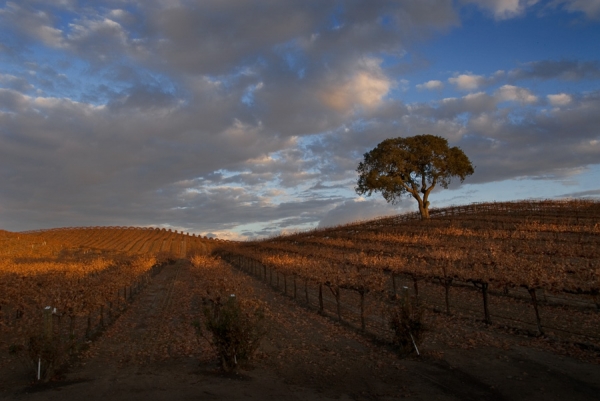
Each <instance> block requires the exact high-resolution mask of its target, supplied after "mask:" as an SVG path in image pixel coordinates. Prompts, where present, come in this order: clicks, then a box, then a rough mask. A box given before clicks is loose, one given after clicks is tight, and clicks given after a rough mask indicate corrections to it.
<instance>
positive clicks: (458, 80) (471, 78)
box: [448, 74, 486, 91]
mask: <svg viewBox="0 0 600 401" xmlns="http://www.w3.org/2000/svg"><path fill="white" fill-rule="evenodd" d="M448 82H450V83H451V84H453V85H456V88H457V89H459V90H463V91H470V90H475V89H478V88H479V87H481V86H483V85H484V84H485V83H486V79H485V77H484V76H482V75H473V74H461V75H458V76H456V77H452V78H449V79H448Z"/></svg>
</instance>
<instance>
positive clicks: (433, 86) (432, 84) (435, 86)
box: [417, 80, 444, 90]
mask: <svg viewBox="0 0 600 401" xmlns="http://www.w3.org/2000/svg"><path fill="white" fill-rule="evenodd" d="M443 88H444V84H443V83H442V81H438V80H431V81H427V82H425V83H424V84H419V85H417V89H419V90H422V89H427V90H440V89H443Z"/></svg>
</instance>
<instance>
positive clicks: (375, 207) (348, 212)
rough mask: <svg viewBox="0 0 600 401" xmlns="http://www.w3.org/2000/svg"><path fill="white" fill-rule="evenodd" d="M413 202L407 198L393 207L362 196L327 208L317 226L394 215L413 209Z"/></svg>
mask: <svg viewBox="0 0 600 401" xmlns="http://www.w3.org/2000/svg"><path fill="white" fill-rule="evenodd" d="M415 204H416V201H415ZM415 204H412V203H411V202H410V200H408V199H405V200H402V201H401V203H400V204H399V205H396V206H395V207H394V206H392V205H390V204H388V203H386V202H385V201H383V200H381V199H369V200H365V199H364V198H356V199H352V200H347V201H344V202H341V203H339V204H337V205H336V206H335V207H334V208H333V209H331V210H329V211H328V212H327V213H326V214H325V215H324V216H323V217H322V218H321V220H320V221H319V227H332V226H337V225H341V224H348V223H352V222H357V221H362V220H369V219H373V218H376V217H382V216H390V215H395V214H399V213H403V212H405V211H409V210H411V211H414V209H415Z"/></svg>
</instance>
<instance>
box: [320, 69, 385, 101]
mask: <svg viewBox="0 0 600 401" xmlns="http://www.w3.org/2000/svg"><path fill="white" fill-rule="evenodd" d="M380 62H381V61H380V60H376V59H369V60H366V61H362V62H361V66H360V67H359V68H358V71H357V72H355V73H354V74H353V75H352V76H350V77H347V78H343V79H342V80H341V82H339V80H337V79H336V80H335V81H334V82H332V83H331V84H330V85H329V86H328V87H326V88H325V89H324V90H323V91H322V92H321V99H322V101H323V103H324V104H325V105H326V106H327V107H330V108H332V109H334V110H336V111H338V112H348V111H350V110H352V109H354V108H355V107H360V108H362V109H366V110H372V109H374V108H376V107H378V106H379V105H381V104H382V102H383V100H384V98H385V96H386V95H387V94H388V92H389V91H390V89H391V88H392V87H393V86H394V83H393V81H391V80H390V79H389V78H388V77H386V76H385V74H384V73H383V71H382V70H381V68H380V66H379V63H380Z"/></svg>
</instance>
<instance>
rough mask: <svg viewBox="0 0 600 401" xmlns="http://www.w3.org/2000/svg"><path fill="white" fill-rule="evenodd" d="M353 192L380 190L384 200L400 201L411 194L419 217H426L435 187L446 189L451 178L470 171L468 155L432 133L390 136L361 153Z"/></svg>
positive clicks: (464, 175)
mask: <svg viewBox="0 0 600 401" xmlns="http://www.w3.org/2000/svg"><path fill="white" fill-rule="evenodd" d="M357 171H358V174H359V178H358V183H357V186H356V192H357V193H358V194H360V195H363V194H367V196H371V194H372V193H373V192H381V194H382V195H383V197H384V198H385V200H386V201H388V202H391V203H393V204H395V203H397V202H399V200H400V198H401V197H402V196H403V195H405V194H410V195H411V196H412V197H413V198H415V199H416V200H417V202H418V203H419V212H420V213H421V218H423V219H428V218H429V201H428V199H429V194H430V193H431V191H432V190H433V189H434V188H435V187H436V186H438V185H439V186H441V187H443V188H448V185H449V184H450V182H451V180H452V178H453V177H458V178H460V180H461V182H462V181H464V179H465V178H466V177H467V176H468V175H471V174H473V172H474V168H473V165H472V164H471V161H470V160H469V158H468V157H467V156H466V155H465V154H464V152H463V151H462V150H461V149H460V148H458V147H456V146H455V147H452V148H450V147H449V146H448V141H447V140H446V139H444V138H442V137H439V136H434V135H417V136H413V137H407V138H391V139H386V140H384V141H383V142H381V143H380V144H379V145H377V147H376V148H375V149H373V150H371V151H370V152H368V153H365V154H364V160H363V161H362V162H361V163H359V165H358V168H357Z"/></svg>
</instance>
